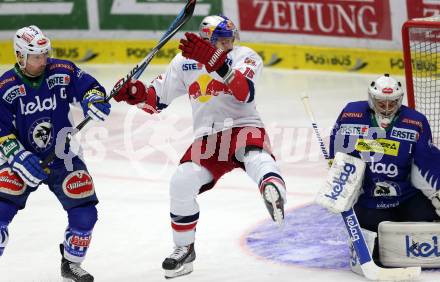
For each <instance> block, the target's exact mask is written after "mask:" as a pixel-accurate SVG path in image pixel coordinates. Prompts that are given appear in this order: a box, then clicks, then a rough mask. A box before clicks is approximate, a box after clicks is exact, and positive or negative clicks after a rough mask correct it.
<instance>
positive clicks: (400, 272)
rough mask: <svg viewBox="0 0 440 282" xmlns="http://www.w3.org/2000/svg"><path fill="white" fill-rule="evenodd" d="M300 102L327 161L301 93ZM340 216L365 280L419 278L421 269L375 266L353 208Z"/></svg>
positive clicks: (305, 98)
mask: <svg viewBox="0 0 440 282" xmlns="http://www.w3.org/2000/svg"><path fill="white" fill-rule="evenodd" d="M301 100H302V102H303V104H304V108H305V110H306V112H307V115H308V116H309V118H310V121H311V122H312V127H313V130H314V132H315V135H316V138H317V139H318V142H319V145H320V147H321V151H322V154H323V155H324V158H326V159H329V154H328V152H327V148H326V147H325V144H324V142H323V141H322V138H321V134H320V132H319V127H318V125H317V124H316V121H315V117H314V114H313V111H312V107H311V106H310V103H309V97H308V96H307V95H306V94H305V93H303V94H302V95H301ZM341 215H342V219H343V220H344V223H345V227H346V228H347V232H348V235H349V236H350V238H351V241H352V242H353V247H354V250H355V252H356V255H357V257H358V258H359V264H360V266H361V269H362V272H363V273H364V275H365V277H366V278H367V279H369V280H375V281H403V280H413V279H415V278H417V277H419V276H420V273H421V272H422V269H421V267H404V268H403V267H399V268H382V267H379V266H377V265H376V264H375V263H374V261H373V259H372V258H371V255H370V252H369V251H368V246H367V243H366V242H365V238H364V235H363V234H362V231H361V227H360V225H359V221H358V219H357V216H356V213H355V212H354V210H353V208H351V209H349V210H348V211H344V212H342V213H341Z"/></svg>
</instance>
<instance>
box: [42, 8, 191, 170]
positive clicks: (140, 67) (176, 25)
mask: <svg viewBox="0 0 440 282" xmlns="http://www.w3.org/2000/svg"><path fill="white" fill-rule="evenodd" d="M196 2H197V1H196V0H188V2H187V3H186V5H185V7H183V9H182V10H181V11H180V13H179V14H178V15H177V17H176V18H175V19H174V21H173V22H172V23H171V25H170V26H169V27H168V29H167V31H166V32H165V34H164V35H163V36H162V38H161V39H160V40H159V43H157V45H156V46H155V47H154V48H153V49H152V50H151V51H150V53H148V54H147V56H145V58H144V59H143V60H142V61H141V62H140V63H139V64H137V65H136V66H135V67H134V68H133V69H132V70H131V71H130V72H129V73H128V74H127V75H126V76H125V77H124V78H123V79H121V80H120V82H119V83H118V84H116V85H115V86H114V87H113V89H112V91H111V92H110V94H109V95H108V96H107V97H106V99H105V100H106V101H107V102H108V101H109V100H110V99H112V98H113V97H114V96H115V95H116V94H117V93H118V91H119V90H120V89H121V88H122V87H123V86H124V85H125V84H127V82H129V81H130V80H131V79H138V78H139V77H140V76H141V74H142V73H143V72H144V70H145V69H146V68H147V66H148V65H149V64H150V62H151V60H152V59H153V57H154V56H155V55H156V53H157V52H158V51H159V50H160V49H161V48H162V47H163V46H164V45H165V44H166V43H167V42H168V41H169V40H170V39H171V37H173V36H174V35H175V34H176V33H177V32H178V31H179V30H180V29H181V28H182V27H183V26H184V25H185V23H186V22H188V21H189V19H190V18H191V17H192V15H193V13H194V9H195V7H196ZM91 119H92V118H91V117H89V116H87V117H86V118H85V119H84V120H83V121H82V122H80V123H79V124H78V125H77V126H76V128H75V129H76V130H74V132H75V133H77V132H78V131H79V130H81V129H82V128H83V127H84V126H86V124H87V123H88V122H89V121H90V120H91ZM72 136H73V134H68V135H67V137H66V146H68V145H69V143H70V140H71V138H72ZM55 157H56V152H55V150H54V151H52V152H51V153H50V154H49V155H48V156H47V157H46V158H45V159H44V161H43V162H42V163H41V166H42V167H43V168H47V165H48V164H49V163H50V162H52V161H53V160H54V159H55Z"/></svg>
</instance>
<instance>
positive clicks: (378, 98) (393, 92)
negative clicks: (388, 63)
mask: <svg viewBox="0 0 440 282" xmlns="http://www.w3.org/2000/svg"><path fill="white" fill-rule="evenodd" d="M403 94H404V92H403V88H402V84H401V83H400V82H399V81H397V80H396V79H394V78H392V77H390V75H389V74H387V73H386V74H384V75H383V76H381V77H379V78H377V79H376V80H375V81H373V82H371V84H370V86H369V87H368V104H369V105H370V108H371V109H372V110H373V111H374V112H375V113H376V114H378V115H381V116H383V117H393V116H394V115H395V114H396V112H397V111H398V110H399V109H400V107H401V106H402V100H403ZM383 102H395V103H393V105H394V106H393V107H391V108H390V107H387V106H386V107H384V108H381V105H380V104H381V103H383Z"/></svg>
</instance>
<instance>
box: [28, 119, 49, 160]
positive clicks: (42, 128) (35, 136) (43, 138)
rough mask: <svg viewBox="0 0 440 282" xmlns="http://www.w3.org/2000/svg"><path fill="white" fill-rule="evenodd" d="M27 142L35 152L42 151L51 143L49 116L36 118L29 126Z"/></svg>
mask: <svg viewBox="0 0 440 282" xmlns="http://www.w3.org/2000/svg"><path fill="white" fill-rule="evenodd" d="M28 138H29V143H30V144H32V147H33V148H34V149H35V150H36V151H37V152H44V151H46V150H47V149H49V148H50V147H51V146H52V144H53V140H54V137H53V125H52V122H51V119H50V118H47V117H46V118H41V119H38V120H36V121H35V122H34V123H33V124H32V126H31V127H30V128H29V132H28Z"/></svg>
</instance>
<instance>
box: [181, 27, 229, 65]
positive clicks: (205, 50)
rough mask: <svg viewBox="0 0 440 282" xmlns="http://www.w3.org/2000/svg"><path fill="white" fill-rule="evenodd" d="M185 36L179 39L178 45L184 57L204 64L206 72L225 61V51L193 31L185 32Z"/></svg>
mask: <svg viewBox="0 0 440 282" xmlns="http://www.w3.org/2000/svg"><path fill="white" fill-rule="evenodd" d="M185 36H186V39H181V40H180V45H179V49H180V50H182V55H183V56H184V57H185V58H189V59H193V60H196V61H197V62H199V63H202V64H204V65H205V68H206V70H207V71H208V72H213V71H216V70H218V69H219V68H220V67H221V66H222V65H223V64H224V63H225V60H226V56H227V54H228V53H227V52H225V51H223V50H222V49H218V48H215V47H214V46H212V45H211V43H209V42H208V41H206V40H203V39H202V38H200V37H199V36H197V35H195V34H194V33H190V32H187V33H185Z"/></svg>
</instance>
